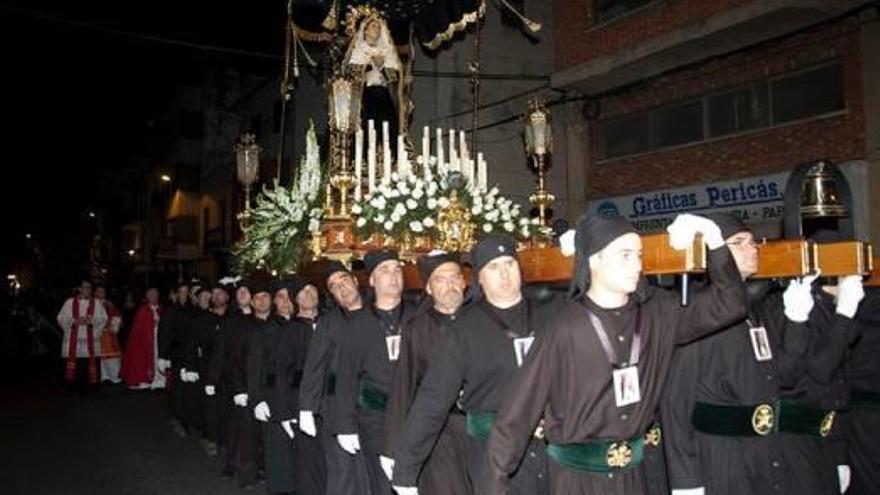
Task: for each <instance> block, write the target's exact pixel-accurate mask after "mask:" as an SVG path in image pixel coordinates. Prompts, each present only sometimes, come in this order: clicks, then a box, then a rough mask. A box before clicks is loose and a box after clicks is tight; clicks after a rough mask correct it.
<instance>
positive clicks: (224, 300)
mask: <svg viewBox="0 0 880 495" xmlns="http://www.w3.org/2000/svg"><path fill="white" fill-rule="evenodd" d="M211 303H213V304H214V306H217V307H222V306H226V305H227V304H229V293H228V292H226V291H225V290H223V289H221V288H219V287H215V288H214V289H212V290H211Z"/></svg>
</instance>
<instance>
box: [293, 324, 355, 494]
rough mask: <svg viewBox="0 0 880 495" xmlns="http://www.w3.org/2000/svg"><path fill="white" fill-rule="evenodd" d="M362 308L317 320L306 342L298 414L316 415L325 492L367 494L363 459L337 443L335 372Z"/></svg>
mask: <svg viewBox="0 0 880 495" xmlns="http://www.w3.org/2000/svg"><path fill="white" fill-rule="evenodd" d="M363 311H366V310H365V309H358V310H355V311H347V310H344V309H341V308H339V307H334V308H333V309H331V310H330V311H328V312H327V314H325V315H322V316H321V319H320V320H318V326H317V327H316V328H315V333H314V335H313V336H312V339H311V342H310V343H309V350H308V355H307V356H306V363H305V368H304V369H303V378H302V382H301V383H300V390H299V404H298V406H299V409H300V411H311V412H312V413H313V414H314V415H315V416H316V418H315V421H316V423H317V425H316V426H317V428H318V437H319V438H320V441H321V445H322V446H323V450H324V459H325V462H326V470H327V473H328V476H327V487H326V489H327V493H328V494H333V495H361V494H363V493H367V492H368V488H367V485H369V484H370V481H369V476H368V475H367V472H366V466H365V465H364V456H363V455H361V454H358V455H350V454H348V453H347V452H345V451H343V450H342V448H340V446H339V444H338V443H337V441H336V434H337V422H336V417H337V415H336V409H337V408H336V388H337V387H336V382H337V379H336V373H337V370H338V368H339V346H340V345H341V342H343V341H345V340H346V339H348V338H350V336H351V334H352V332H354V331H355V330H356V325H354V324H353V322H354V321H356V320H357V319H358V318H359V316H358V315H359V314H360V313H361V312H363Z"/></svg>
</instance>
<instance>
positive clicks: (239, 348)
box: [212, 312, 267, 485]
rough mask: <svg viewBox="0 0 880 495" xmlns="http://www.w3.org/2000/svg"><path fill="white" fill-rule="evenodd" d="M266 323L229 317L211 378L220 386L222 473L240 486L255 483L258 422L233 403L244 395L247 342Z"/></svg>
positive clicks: (239, 315) (247, 410) (249, 410)
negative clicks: (223, 418)
mask: <svg viewBox="0 0 880 495" xmlns="http://www.w3.org/2000/svg"><path fill="white" fill-rule="evenodd" d="M266 324H267V323H266V322H265V321H262V320H258V319H257V318H255V317H254V316H253V315H244V314H242V313H239V312H236V313H234V314H232V315H230V321H229V324H228V326H227V328H226V331H225V332H224V333H223V334H222V337H221V340H220V342H219V345H220V348H219V349H218V352H219V354H218V358H219V359H218V363H217V365H216V370H215V371H214V372H212V375H214V376H212V379H214V378H215V377H216V380H217V381H218V382H222V383H224V384H225V385H224V387H223V389H225V397H223V398H222V400H223V402H224V403H225V404H226V421H227V424H226V426H227V434H226V439H227V458H226V466H225V467H224V469H223V471H224V473H228V474H230V475H232V476H233V477H234V478H235V480H236V481H237V482H238V483H239V484H240V485H250V484H253V483H255V482H256V481H257V477H258V472H259V469H260V465H261V464H262V460H261V459H260V451H261V444H262V441H261V440H262V436H261V434H260V425H259V422H258V421H257V420H256V418H254V413H253V409H252V407H253V406H254V405H256V404H254V403H252V401H251V400H250V398H249V400H248V407H240V406H238V405H236V404H235V403H234V402H233V397H235V396H236V395H238V394H246V393H248V378H247V372H248V369H247V368H248V357H249V355H250V348H251V342H252V341H253V337H254V335H255V333H256V331H257V328H258V327H260V326H263V325H266Z"/></svg>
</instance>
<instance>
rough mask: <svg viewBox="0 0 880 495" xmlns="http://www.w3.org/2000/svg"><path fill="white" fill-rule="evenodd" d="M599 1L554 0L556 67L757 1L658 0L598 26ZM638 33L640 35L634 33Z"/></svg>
mask: <svg viewBox="0 0 880 495" xmlns="http://www.w3.org/2000/svg"><path fill="white" fill-rule="evenodd" d="M594 2H595V0H554V11H553V13H554V19H555V22H556V69H557V70H563V69H567V68H569V67H571V66H574V65H577V64H579V63H582V62H585V61H587V60H590V59H593V58H596V57H599V56H602V55H607V54H609V53H612V52H615V51H617V50H620V49H621V48H626V47H627V46H630V45H634V44H636V43H640V42H642V41H644V40H645V39H647V38H652V37H654V36H657V35H660V34H663V33H667V32H670V31H673V30H675V29H679V28H681V27H684V26H687V25H690V24H693V23H695V22H699V21H700V20H701V19H705V18H707V17H709V16H712V15H714V14H717V13H719V12H723V11H725V10H729V9H731V8H736V7H741V6H744V5H748V4H751V3H755V2H756V0H658V1H656V2H654V3H652V4H649V5H646V6H644V7H642V8H641V9H639V10H638V11H637V12H633V13H632V14H630V15H624V16H622V17H619V18H617V19H613V20H611V21H608V22H605V23H603V24H601V25H599V26H594V21H593V3H594ZM634 33H637V35H634Z"/></svg>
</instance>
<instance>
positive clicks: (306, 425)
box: [299, 411, 318, 437]
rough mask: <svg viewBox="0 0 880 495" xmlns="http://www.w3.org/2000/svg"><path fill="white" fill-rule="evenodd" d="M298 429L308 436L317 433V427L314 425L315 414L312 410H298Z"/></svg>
mask: <svg viewBox="0 0 880 495" xmlns="http://www.w3.org/2000/svg"><path fill="white" fill-rule="evenodd" d="M299 429H300V431H302V432H303V433H305V434H306V435H308V436H310V437H314V436H317V435H318V427H317V426H315V415H314V414H312V411H300V412H299Z"/></svg>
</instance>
